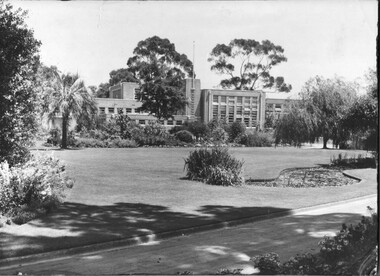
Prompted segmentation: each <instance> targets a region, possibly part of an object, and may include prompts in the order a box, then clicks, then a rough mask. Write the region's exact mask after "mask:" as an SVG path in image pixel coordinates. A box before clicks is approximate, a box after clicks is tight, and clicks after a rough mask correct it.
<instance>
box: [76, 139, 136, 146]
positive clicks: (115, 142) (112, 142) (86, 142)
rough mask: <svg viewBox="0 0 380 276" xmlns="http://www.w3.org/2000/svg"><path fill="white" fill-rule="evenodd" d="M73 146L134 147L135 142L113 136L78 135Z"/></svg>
mask: <svg viewBox="0 0 380 276" xmlns="http://www.w3.org/2000/svg"><path fill="white" fill-rule="evenodd" d="M73 146H75V147H81V148H136V147H137V144H136V142H135V141H134V140H130V139H120V138H114V139H105V140H100V139H96V138H83V137H80V138H77V139H76V140H75V142H74V145H73Z"/></svg>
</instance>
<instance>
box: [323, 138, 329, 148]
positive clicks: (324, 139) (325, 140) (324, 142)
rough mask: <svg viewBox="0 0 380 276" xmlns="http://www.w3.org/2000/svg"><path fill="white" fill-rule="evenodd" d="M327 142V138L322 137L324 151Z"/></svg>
mask: <svg viewBox="0 0 380 276" xmlns="http://www.w3.org/2000/svg"><path fill="white" fill-rule="evenodd" d="M328 140H329V138H328V137H325V136H324V137H323V148H324V149H327V141H328Z"/></svg>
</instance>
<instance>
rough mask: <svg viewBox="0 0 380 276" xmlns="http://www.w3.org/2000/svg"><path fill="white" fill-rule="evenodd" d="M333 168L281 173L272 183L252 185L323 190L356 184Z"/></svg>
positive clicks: (262, 182)
mask: <svg viewBox="0 0 380 276" xmlns="http://www.w3.org/2000/svg"><path fill="white" fill-rule="evenodd" d="M357 182H358V181H357V180H354V179H352V178H350V177H347V176H345V175H343V174H342V172H341V170H340V169H335V168H318V167H317V168H304V169H288V170H285V171H282V172H281V173H280V176H279V177H278V178H276V179H275V180H272V181H260V182H254V185H257V186H264V187H291V188H323V187H326V186H334V187H336V186H344V185H352V184H354V183H357Z"/></svg>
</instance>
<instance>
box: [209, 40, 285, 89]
mask: <svg viewBox="0 0 380 276" xmlns="http://www.w3.org/2000/svg"><path fill="white" fill-rule="evenodd" d="M283 53H284V49H283V48H282V47H281V46H279V45H275V44H273V43H272V42H270V41H269V40H264V41H262V42H261V43H260V42H258V41H255V40H253V39H233V40H231V42H230V43H229V44H228V45H225V44H217V45H216V46H215V47H214V48H213V49H212V51H211V53H210V57H209V59H208V61H209V62H211V63H212V66H211V70H212V71H215V72H217V73H218V74H222V75H228V76H229V78H227V79H224V80H222V81H221V83H220V84H221V86H222V87H223V88H234V89H237V90H255V89H262V88H272V89H276V90H278V91H283V92H289V91H290V90H291V89H292V86H291V85H289V84H286V83H285V82H284V78H283V77H276V78H274V77H273V76H272V75H271V74H270V71H271V70H272V68H273V67H274V66H276V65H278V64H280V63H281V62H286V61H287V58H286V57H285V56H284V54H283ZM239 62H241V63H239Z"/></svg>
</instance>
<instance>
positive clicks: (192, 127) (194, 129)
mask: <svg viewBox="0 0 380 276" xmlns="http://www.w3.org/2000/svg"><path fill="white" fill-rule="evenodd" d="M184 126H185V127H186V130H188V131H190V132H191V133H192V134H193V135H194V136H195V137H196V139H197V140H199V139H202V138H206V136H207V135H208V134H209V131H210V130H209V128H208V127H207V125H206V124H205V123H203V122H199V121H194V122H186V123H185V125H184Z"/></svg>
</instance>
